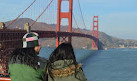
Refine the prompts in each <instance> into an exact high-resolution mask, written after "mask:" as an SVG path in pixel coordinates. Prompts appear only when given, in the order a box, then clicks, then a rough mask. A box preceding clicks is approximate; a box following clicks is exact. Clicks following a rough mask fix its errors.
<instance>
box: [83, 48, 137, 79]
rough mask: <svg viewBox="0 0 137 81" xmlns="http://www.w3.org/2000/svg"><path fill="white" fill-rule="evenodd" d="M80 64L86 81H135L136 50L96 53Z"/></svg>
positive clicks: (112, 50) (136, 71)
mask: <svg viewBox="0 0 137 81" xmlns="http://www.w3.org/2000/svg"><path fill="white" fill-rule="evenodd" d="M82 63H83V64H84V65H83V69H84V72H85V75H86V77H87V79H88V81H137V49H126V48H124V49H108V50H102V51H98V52H96V53H95V54H93V55H91V56H90V57H89V58H87V59H86V60H83V61H82Z"/></svg>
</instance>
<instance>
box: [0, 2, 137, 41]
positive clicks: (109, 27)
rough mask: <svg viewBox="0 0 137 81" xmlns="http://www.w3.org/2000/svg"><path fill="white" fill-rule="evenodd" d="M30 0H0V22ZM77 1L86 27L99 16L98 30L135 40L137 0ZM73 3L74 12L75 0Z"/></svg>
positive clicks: (13, 16)
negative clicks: (94, 17)
mask: <svg viewBox="0 0 137 81" xmlns="http://www.w3.org/2000/svg"><path fill="white" fill-rule="evenodd" d="M32 1H33V0H1V2H0V11H1V12H0V13H1V14H0V22H1V21H4V22H5V21H9V20H12V19H14V18H16V17H17V16H18V14H20V13H21V12H22V11H23V10H24V9H25V8H26V6H28V5H29V4H30V3H31V2H32ZM79 1H80V5H81V10H82V14H83V17H84V21H85V24H86V27H87V29H92V25H93V24H92V23H93V21H92V20H93V16H99V31H102V32H105V33H107V34H108V35H111V36H114V37H117V38H123V39H134V40H137V5H136V4H137V0H79ZM7 5H8V6H7ZM73 5H74V9H73V10H74V12H76V11H77V10H78V9H77V7H76V5H77V2H76V0H74V4H73Z"/></svg>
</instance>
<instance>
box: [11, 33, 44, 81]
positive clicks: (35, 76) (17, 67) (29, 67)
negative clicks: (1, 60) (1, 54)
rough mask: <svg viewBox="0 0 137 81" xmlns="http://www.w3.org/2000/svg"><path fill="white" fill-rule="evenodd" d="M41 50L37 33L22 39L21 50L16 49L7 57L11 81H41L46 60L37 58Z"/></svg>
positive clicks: (26, 35)
mask: <svg viewBox="0 0 137 81" xmlns="http://www.w3.org/2000/svg"><path fill="white" fill-rule="evenodd" d="M40 49H41V46H40V40H39V36H38V34H37V33H34V32H31V33H27V34H25V35H24V37H23V48H17V49H15V50H13V52H12V53H11V54H10V56H9V65H8V66H9V70H8V72H9V74H10V78H11V81H43V79H44V76H45V68H46V64H47V60H46V59H44V58H41V57H39V56H37V55H38V54H39V51H40Z"/></svg>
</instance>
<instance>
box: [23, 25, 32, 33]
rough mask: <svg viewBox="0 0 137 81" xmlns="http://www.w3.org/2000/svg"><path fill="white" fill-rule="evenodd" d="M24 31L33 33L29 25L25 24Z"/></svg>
mask: <svg viewBox="0 0 137 81" xmlns="http://www.w3.org/2000/svg"><path fill="white" fill-rule="evenodd" d="M24 30H26V31H27V33H29V32H31V27H30V26H29V23H26V24H24Z"/></svg>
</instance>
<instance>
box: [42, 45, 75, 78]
mask: <svg viewBox="0 0 137 81" xmlns="http://www.w3.org/2000/svg"><path fill="white" fill-rule="evenodd" d="M58 60H73V62H74V65H75V67H76V65H77V62H76V58H75V54H74V51H73V47H72V45H71V44H70V43H62V44H60V45H59V46H58V47H57V48H56V49H55V50H54V51H53V52H52V53H51V55H50V57H49V61H48V64H47V67H46V75H45V80H44V81H48V75H50V77H51V78H52V80H54V79H53V76H52V73H51V70H52V67H51V63H54V62H55V61H58ZM47 70H48V73H47Z"/></svg>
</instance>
